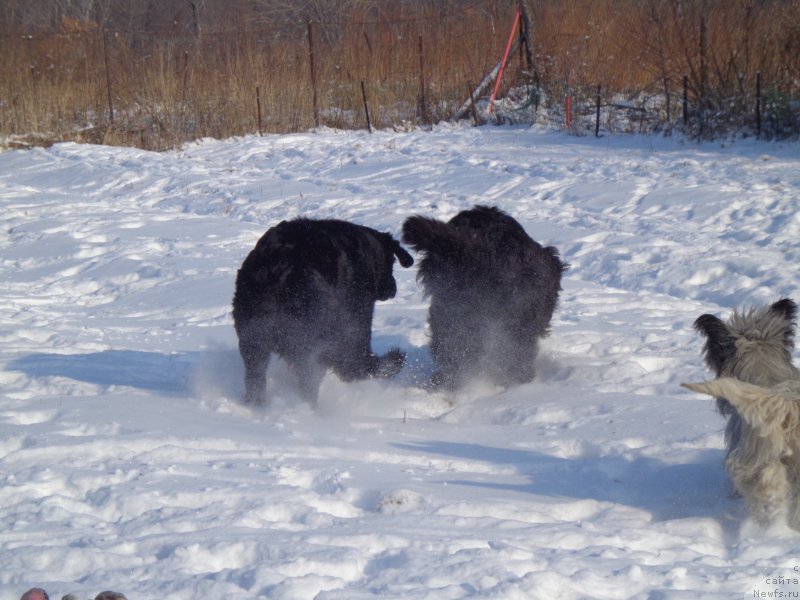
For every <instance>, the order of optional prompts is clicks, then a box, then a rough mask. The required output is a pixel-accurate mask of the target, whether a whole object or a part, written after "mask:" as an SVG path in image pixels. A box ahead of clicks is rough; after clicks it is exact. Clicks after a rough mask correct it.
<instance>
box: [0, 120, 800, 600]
mask: <svg viewBox="0 0 800 600" xmlns="http://www.w3.org/2000/svg"><path fill="white" fill-rule="evenodd" d="M478 202H480V203H487V204H495V205H498V206H500V207H501V208H503V209H504V210H506V211H508V212H509V213H511V214H512V215H514V216H515V217H516V218H517V219H518V220H519V221H520V222H521V223H522V224H523V225H524V226H525V228H526V229H527V231H528V232H529V233H530V234H531V235H532V236H533V237H534V238H535V239H537V240H538V241H540V242H543V243H546V244H553V245H555V246H557V247H558V248H559V249H560V250H561V253H562V256H563V257H564V258H565V259H566V260H567V261H568V262H570V263H571V265H572V267H571V269H570V270H569V271H568V272H567V273H566V275H565V280H564V291H563V293H562V297H561V303H560V307H559V309H558V311H557V313H556V317H555V320H554V323H553V333H552V335H551V337H550V338H548V339H547V340H545V341H544V343H543V348H542V353H541V354H540V356H539V359H538V374H537V379H536V381H535V382H534V383H532V384H530V385H525V386H521V387H517V388H514V389H510V390H507V391H503V390H497V389H489V388H482V389H481V388H476V389H470V390H465V391H464V392H463V393H461V394H458V395H457V396H455V397H445V396H444V395H442V394H430V393H428V392H425V391H423V390H421V389H419V388H418V387H416V386H415V381H417V380H419V378H421V377H424V376H426V375H427V374H429V373H430V372H431V370H432V365H431V359H430V356H429V354H428V351H427V347H426V345H427V338H426V331H425V320H426V311H427V305H426V301H425V299H424V298H423V297H422V295H421V294H420V291H419V288H418V286H417V284H416V281H415V269H414V268H411V269H408V270H404V269H402V268H400V267H399V266H397V267H396V271H395V274H396V277H397V280H398V294H397V297H396V298H395V299H393V300H391V301H389V302H385V303H380V304H379V305H378V307H377V310H376V317H375V323H374V331H375V335H374V345H375V348H376V349H377V350H385V349H386V348H388V347H389V346H392V345H399V346H401V347H402V348H404V349H405V350H406V351H407V352H408V356H409V360H408V365H407V367H406V369H405V370H404V371H403V373H401V375H400V376H399V378H398V379H396V380H395V381H393V382H376V381H366V382H359V383H351V384H344V383H342V382H340V381H339V380H337V379H336V378H335V377H334V376H332V375H330V376H328V377H327V378H326V379H325V381H324V382H323V386H322V390H321V399H320V407H319V409H318V410H317V411H313V410H311V409H310V408H309V407H308V406H306V405H304V404H303V403H301V402H299V401H298V400H297V399H296V398H295V397H294V396H293V394H292V391H291V388H290V387H289V386H288V385H287V377H286V372H285V368H284V367H283V365H282V364H280V363H279V362H276V363H273V367H272V369H271V372H270V383H269V385H270V386H271V389H272V390H274V394H275V396H276V397H275V402H274V404H273V406H272V407H271V408H269V409H267V410H251V409H249V408H247V407H245V406H243V405H241V404H240V403H239V401H238V398H239V395H240V393H241V391H242V383H241V381H240V380H241V365H240V362H239V357H238V353H237V351H236V345H235V344H236V340H235V335H234V332H233V328H232V323H231V319H230V299H231V296H232V293H233V282H234V277H235V274H236V270H237V268H238V266H239V264H240V263H241V261H242V260H243V258H244V257H245V256H246V254H247V253H248V252H249V250H250V249H251V248H252V246H253V245H254V244H255V242H256V240H257V239H258V238H259V237H260V235H261V234H262V233H263V231H264V230H265V229H266V228H267V227H269V226H270V225H271V224H274V223H275V222H277V221H278V220H280V219H285V218H291V217H294V216H298V215H310V216H316V217H334V218H342V219H349V220H352V221H355V222H358V223H362V224H365V225H369V226H372V227H375V228H377V229H381V230H386V231H391V232H393V233H394V234H395V235H399V231H400V226H401V224H402V221H403V219H405V218H406V217H407V216H409V215H411V214H415V213H422V214H425V215H430V216H435V217H440V218H450V217H451V216H453V215H454V214H455V213H456V212H458V211H459V210H461V209H463V208H467V207H470V206H472V205H473V204H475V203H478ZM0 207H1V209H2V215H3V217H2V218H3V227H2V235H0V261H2V271H1V272H2V287H1V288H0V298H1V299H2V301H0V340H2V345H1V346H0V482H1V484H0V600H12V599H16V598H19V596H20V594H21V593H22V592H23V591H24V590H25V589H27V588H29V587H32V586H34V585H38V586H42V587H44V588H45V589H47V590H48V592H49V593H50V596H51V598H59V597H61V595H63V594H66V593H74V594H76V595H77V596H78V597H80V598H90V597H94V595H95V594H97V593H98V592H100V591H101V590H104V589H109V588H110V589H114V590H117V591H120V592H124V593H125V594H126V595H127V596H128V598H130V599H131V600H134V599H140V600H149V599H153V600H155V599H159V598H170V599H171V600H190V599H193V600H194V599H197V598H208V599H222V598H225V599H231V600H234V599H238V598H241V599H245V598H248V599H249V598H256V597H263V598H280V599H294V598H297V599H310V598H318V599H319V600H333V599H347V600H353V599H360V598H402V599H423V598H432V599H457V598H503V599H516V598H520V599H523V598H524V599H531V598H537V599H538V598H576V599H577V598H598V599H600V598H603V599H612V598H652V599H656V598H659V599H661V598H664V599H666V598H681V599H683V598H692V599H694V598H723V597H731V598H741V597H754V596H753V594H754V591H764V592H768V591H770V592H771V591H774V590H775V589H777V588H780V586H781V578H783V579H784V582H785V581H786V578H791V577H792V576H795V577H800V566H798V565H800V535H798V534H796V533H793V532H791V531H789V530H787V529H785V528H782V527H775V528H774V529H773V530H771V531H761V530H759V529H758V528H756V527H755V526H754V525H753V524H752V523H750V522H749V521H748V519H747V514H746V512H745V510H744V507H743V504H742V501H741V500H740V499H736V498H732V497H731V496H730V494H729V485H728V481H727V477H726V475H725V473H724V469H723V465H722V460H723V442H722V428H723V426H724V422H723V420H722V418H721V417H720V416H719V415H717V414H716V413H715V412H714V406H713V402H712V401H711V400H709V399H708V398H705V397H701V396H698V395H696V394H692V393H690V392H688V391H686V390H683V389H682V388H680V387H679V383H680V382H681V381H694V380H699V379H701V378H703V377H704V376H705V375H706V371H705V368H704V367H703V365H702V361H701V358H700V348H701V339H700V338H699V336H698V335H697V334H696V333H695V332H694V331H693V329H692V322H693V321H694V319H695V318H696V317H697V316H699V315H700V314H702V313H704V312H711V313H714V314H718V315H721V316H727V315H728V314H729V312H730V309H731V308H732V307H733V306H739V305H751V304H760V303H765V302H771V301H774V300H776V299H778V298H780V297H783V296H790V297H794V298H795V299H798V300H800V289H799V285H798V284H799V283H800V241H799V240H800V147H798V145H797V144H793V145H792V144H787V145H779V144H766V143H760V142H757V141H739V142H736V143H734V144H732V145H727V146H722V145H720V144H706V145H702V146H696V145H694V144H691V143H689V142H682V141H680V140H670V139H666V140H665V139H661V138H655V137H625V138H609V137H606V138H600V139H595V138H577V137H567V136H564V135H562V134H558V133H552V132H546V131H542V130H537V129H528V128H492V127H483V128H469V127H450V126H440V127H437V128H435V129H434V131H432V132H421V131H416V132H411V133H394V132H377V133H375V134H373V135H369V134H367V133H362V132H339V131H330V130H320V131H316V132H312V133H308V134H299V135H289V136H267V137H247V138H242V139H234V140H226V141H213V140H207V141H202V142H200V143H197V144H193V145H190V146H187V147H186V148H184V149H182V150H181V151H177V152H170V153H165V154H154V153H148V152H144V151H141V150H135V149H128V148H110V147H100V146H87V145H84V146H82V145H74V144H61V145H56V146H54V147H52V148H49V149H33V150H30V151H14V152H6V153H2V154H0ZM776 582H777V584H776ZM790 583H791V582H790ZM783 589H784V590H793V591H795V592H796V591H798V590H800V586H794V587H792V586H791V585H790V586H789V587H787V586H785V585H784V587H783ZM787 593H788V592H787ZM784 597H789V596H784Z"/></svg>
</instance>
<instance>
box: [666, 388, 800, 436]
mask: <svg viewBox="0 0 800 600" xmlns="http://www.w3.org/2000/svg"><path fill="white" fill-rule="evenodd" d="M681 385H682V386H683V387H685V388H688V389H690V390H693V391H695V392H700V393H701V394H708V395H710V396H716V397H718V398H725V399H726V400H728V402H730V403H731V404H733V406H734V407H736V410H737V412H738V413H739V414H740V415H741V417H742V418H743V419H744V420H745V421H747V422H748V423H749V424H750V426H751V427H753V428H754V429H755V430H756V431H757V432H758V434H759V435H761V436H767V435H770V434H771V433H773V432H776V431H779V430H783V431H789V430H792V429H794V430H796V429H797V427H798V424H800V381H794V380H791V381H785V382H783V383H779V384H778V385H776V386H774V387H771V388H765V387H760V386H757V385H752V384H750V383H745V382H744V381H740V380H738V379H735V378H733V377H720V378H719V379H714V380H713V381H705V382H702V383H682V384H681Z"/></svg>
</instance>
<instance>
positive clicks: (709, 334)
mask: <svg viewBox="0 0 800 600" xmlns="http://www.w3.org/2000/svg"><path fill="white" fill-rule="evenodd" d="M694 328H695V331H697V332H698V333H700V334H701V335H703V336H705V338H706V343H705V346H704V347H703V356H704V358H705V360H706V364H707V365H708V368H709V369H711V370H712V371H713V372H714V374H715V375H717V376H719V375H721V374H722V371H723V370H724V369H725V367H726V366H727V365H730V364H731V363H733V362H734V361H735V360H736V338H735V337H733V335H732V334H731V332H730V330H729V329H728V326H727V325H725V323H724V322H723V321H722V320H721V319H720V318H719V317H715V316H714V315H700V316H699V317H698V318H697V320H696V321H695V322H694Z"/></svg>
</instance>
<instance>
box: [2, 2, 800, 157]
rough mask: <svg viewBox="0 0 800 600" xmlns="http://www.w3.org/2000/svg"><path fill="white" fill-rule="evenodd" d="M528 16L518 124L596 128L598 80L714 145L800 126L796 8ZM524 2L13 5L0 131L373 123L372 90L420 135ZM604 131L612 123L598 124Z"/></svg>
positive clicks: (380, 117)
mask: <svg viewBox="0 0 800 600" xmlns="http://www.w3.org/2000/svg"><path fill="white" fill-rule="evenodd" d="M527 6H528V7H529V9H530V13H531V16H532V18H533V31H532V33H533V49H534V56H533V68H531V69H529V68H528V65H527V63H526V61H525V60H524V57H523V56H522V55H521V54H520V55H515V56H514V57H513V58H512V61H511V64H510V67H509V69H508V70H507V71H506V76H505V79H504V87H503V90H504V91H507V90H508V89H509V88H511V87H515V88H519V87H520V86H523V89H525V90H528V91H530V98H534V96H535V100H536V102H535V103H534V102H532V101H531V102H527V104H528V105H529V106H527V107H526V112H525V113H524V115H523V114H520V115H519V118H520V120H525V119H528V120H532V119H539V120H542V119H551V120H552V122H553V123H554V124H559V123H562V121H563V110H562V107H563V105H564V98H565V96H566V95H568V94H569V95H571V96H572V97H573V99H574V103H575V107H576V116H577V120H576V122H574V123H573V124H572V127H573V129H574V130H576V131H580V130H581V129H582V128H583V129H585V128H587V127H588V126H587V125H586V123H585V122H584V121H585V120H586V119H587V118H588V117H587V116H586V115H588V113H589V110H588V109H587V108H586V107H591V106H593V105H594V98H595V96H596V89H597V86H598V85H599V86H601V90H602V92H601V93H602V101H603V108H604V111H606V113H608V114H611V112H610V111H614V110H617V109H616V108H615V106H630V107H632V108H634V109H637V110H639V111H640V112H639V113H638V114H640V115H643V114H645V113H646V116H647V119H645V118H644V117H642V118H641V120H640V122H639V125H638V127H639V128H644V129H649V130H652V129H658V130H664V131H670V130H671V129H672V128H674V127H679V128H682V129H684V130H686V131H687V132H688V133H689V134H690V135H696V136H704V137H713V136H715V135H724V134H728V133H730V132H732V131H736V132H744V133H756V132H757V133H760V134H761V135H762V136H764V137H789V136H796V135H797V134H798V132H800V116H799V113H800V104H799V98H800V1H798V0H758V1H756V0H682V1H674V0H528V1H527ZM48 7H49V8H48ZM123 7H124V10H123ZM137 7H138V12H137ZM154 7H157V8H154ZM516 7H517V2H516V1H513V0H505V1H499V0H497V1H493V2H486V1H478V0H460V1H459V0H439V1H436V0H427V1H421V2H404V1H402V0H384V1H377V0H375V1H372V2H366V1H362V0H349V1H348V0H338V1H336V2H324V1H322V0H319V1H316V2H315V1H312V0H306V1H302V2H300V1H298V2H291V1H288V0H287V1H285V2H284V3H283V4H280V3H278V2H275V1H268V0H262V1H256V0H228V1H227V2H224V3H223V2H222V1H221V0H205V1H202V2H201V1H198V2H174V1H166V0H165V1H164V2H163V3H153V2H146V1H145V0H128V1H127V2H124V3H123V2H114V1H113V0H108V1H107V2H105V3H103V2H100V1H95V2H88V0H87V1H85V2H83V3H82V2H78V1H76V2H70V3H66V2H55V3H53V2H50V3H44V2H40V1H38V0H26V1H24V2H23V1H22V0H7V3H6V4H5V8H2V9H0V31H3V32H4V33H3V34H2V36H0V53H2V55H3V56H4V60H3V61H2V63H1V64H0V134H2V135H3V136H5V137H6V139H18V140H20V141H19V143H25V138H28V139H29V140H31V143H45V142H48V141H49V142H52V141H60V140H77V141H85V142H94V143H106V144H124V145H135V146H139V147H143V148H149V149H165V148H171V147H175V146H178V145H180V144H182V143H184V142H186V141H188V140H193V139H197V138H202V137H215V138H224V137H230V136H236V135H242V134H247V133H254V132H257V131H259V130H260V131H262V132H292V131H300V130H305V129H308V128H312V127H315V126H316V125H317V124H319V125H322V126H330V127H337V128H363V127H366V121H365V109H364V103H363V96H362V92H361V82H364V90H365V92H366V96H367V102H368V107H369V112H370V116H371V118H372V122H373V126H375V127H378V128H382V127H406V126H409V125H425V124H429V123H433V122H437V121H439V120H443V119H448V118H450V116H451V115H452V114H453V112H454V111H455V110H456V108H457V107H459V106H460V105H461V104H462V103H463V102H464V100H465V98H467V94H468V89H469V87H470V86H473V85H474V84H475V83H477V82H478V81H479V80H480V79H481V78H482V77H483V76H484V75H485V74H486V73H487V72H488V71H489V70H490V69H491V67H492V66H493V65H494V64H495V63H497V61H498V60H499V59H500V57H501V56H502V53H503V49H504V45H505V41H506V39H507V37H508V34H509V30H510V28H511V24H512V22H513V19H514V11H515V10H516ZM57 9H58V10H57ZM36 11H38V12H36ZM34 13H35V14H34ZM231 15H234V16H231ZM309 22H311V23H312V25H311V26H310V27H309ZM309 36H310V38H311V39H309ZM312 51H313V57H314V75H315V79H314V80H315V82H316V85H315V86H312V70H311V55H312ZM684 77H685V78H686V80H685V81H686V92H685V93H686V99H687V103H686V109H685V110H684ZM758 81H760V99H757V82H758ZM314 89H316V105H315V94H314V93H313V92H314ZM523 103H526V102H525V98H522V99H520V104H523ZM534 109H536V111H537V112H534ZM584 109H586V110H584ZM611 123H612V121H611V119H610V118H609V117H606V118H605V121H604V127H606V128H612V125H611ZM628 127H630V125H628Z"/></svg>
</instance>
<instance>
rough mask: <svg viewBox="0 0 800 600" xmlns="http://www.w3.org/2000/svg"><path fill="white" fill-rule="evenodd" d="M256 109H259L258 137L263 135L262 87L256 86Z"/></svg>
mask: <svg viewBox="0 0 800 600" xmlns="http://www.w3.org/2000/svg"><path fill="white" fill-rule="evenodd" d="M256 107H257V108H258V135H261V134H262V133H263V131H264V130H263V128H262V127H261V86H260V85H257V86H256Z"/></svg>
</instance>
